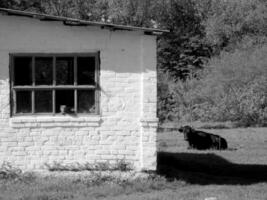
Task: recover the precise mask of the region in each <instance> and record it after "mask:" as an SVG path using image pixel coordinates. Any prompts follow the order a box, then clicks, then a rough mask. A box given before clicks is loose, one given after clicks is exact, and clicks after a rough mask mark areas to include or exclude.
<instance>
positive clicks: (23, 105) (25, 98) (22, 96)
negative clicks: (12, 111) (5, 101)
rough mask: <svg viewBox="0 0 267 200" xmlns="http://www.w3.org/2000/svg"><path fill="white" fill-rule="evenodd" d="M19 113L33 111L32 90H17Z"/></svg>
mask: <svg viewBox="0 0 267 200" xmlns="http://www.w3.org/2000/svg"><path fill="white" fill-rule="evenodd" d="M16 97H17V98H16V103H17V113H31V111H32V105H31V99H32V98H31V91H18V92H16Z"/></svg>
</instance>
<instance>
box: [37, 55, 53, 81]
mask: <svg viewBox="0 0 267 200" xmlns="http://www.w3.org/2000/svg"><path fill="white" fill-rule="evenodd" d="M52 83H53V58H52V57H37V58H36V59H35V84H36V85H52Z"/></svg>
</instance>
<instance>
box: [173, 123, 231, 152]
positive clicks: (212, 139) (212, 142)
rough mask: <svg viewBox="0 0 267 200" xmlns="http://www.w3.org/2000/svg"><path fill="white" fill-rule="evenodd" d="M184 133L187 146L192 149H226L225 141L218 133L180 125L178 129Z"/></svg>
mask: <svg viewBox="0 0 267 200" xmlns="http://www.w3.org/2000/svg"><path fill="white" fill-rule="evenodd" d="M178 130H179V132H181V133H183V134H184V139H185V140H186V141H188V144H189V148H193V149H199V150H204V149H218V150H223V149H227V146H228V145H227V142H226V140H225V139H224V138H222V137H221V136H219V135H215V134H211V133H206V132H204V131H198V130H194V129H193V128H191V127H190V126H182V127H181V128H179V129H178Z"/></svg>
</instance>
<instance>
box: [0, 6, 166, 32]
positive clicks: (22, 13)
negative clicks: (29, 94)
mask: <svg viewBox="0 0 267 200" xmlns="http://www.w3.org/2000/svg"><path fill="white" fill-rule="evenodd" d="M0 12H1V13H4V14H7V15H15V16H24V17H30V18H34V19H38V20H41V21H60V22H63V24H64V25H66V26H97V27H100V28H107V29H110V30H112V31H116V30H124V31H143V32H144V34H147V35H161V34H162V33H169V32H170V31H169V30H162V29H155V28H144V27H136V26H126V25H117V24H111V23H102V22H93V21H87V20H80V19H75V18H69V17H61V16H54V15H47V14H40V13H34V12H26V11H20V10H13V9H6V8H0Z"/></svg>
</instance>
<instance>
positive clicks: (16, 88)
mask: <svg viewBox="0 0 267 200" xmlns="http://www.w3.org/2000/svg"><path fill="white" fill-rule="evenodd" d="M17 57H31V59H32V63H31V65H32V66H31V67H32V85H31V86H17V85H14V81H15V70H14V68H15V66H14V59H15V58H17ZM36 57H52V58H53V69H52V70H53V73H52V74H53V75H52V76H53V77H52V79H53V80H52V81H53V83H52V85H35V67H36V66H35V58H36ZM60 57H62V58H64V57H73V59H74V66H73V67H74V84H73V85H57V84H56V58H60ZM78 57H95V85H78V77H77V76H78V74H77V58H78ZM9 60H10V62H9V63H10V67H9V73H10V103H11V106H10V109H11V112H10V113H11V116H33V115H34V116H38V115H46V116H47V115H53V116H56V115H60V116H62V114H61V113H57V112H56V90H74V113H67V114H72V115H83V116H84V115H93V116H95V115H99V114H100V86H99V81H100V52H99V51H96V52H89V53H10V54H9ZM78 90H93V91H95V112H94V113H78ZM17 91H30V92H31V112H30V113H17V103H16V92H17ZM34 91H51V92H52V112H43V113H36V112H35V95H34Z"/></svg>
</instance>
